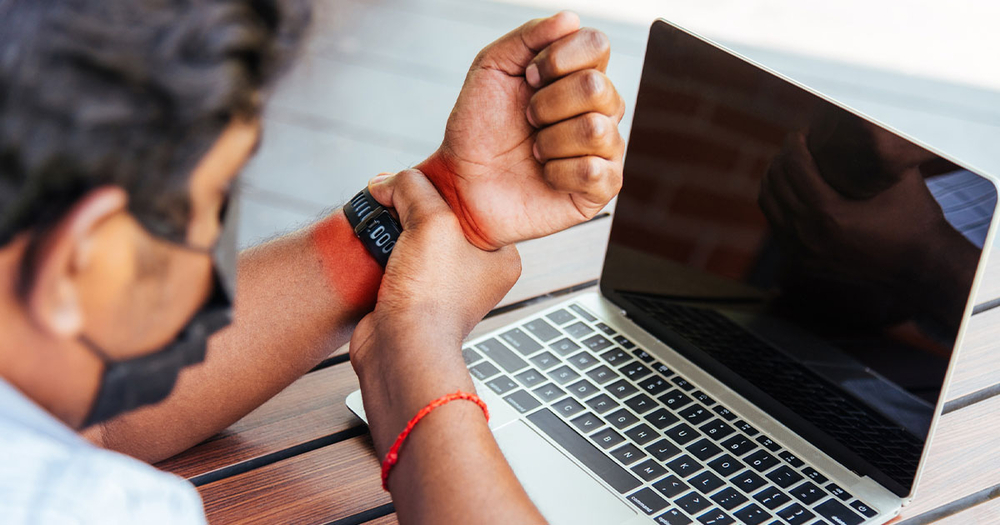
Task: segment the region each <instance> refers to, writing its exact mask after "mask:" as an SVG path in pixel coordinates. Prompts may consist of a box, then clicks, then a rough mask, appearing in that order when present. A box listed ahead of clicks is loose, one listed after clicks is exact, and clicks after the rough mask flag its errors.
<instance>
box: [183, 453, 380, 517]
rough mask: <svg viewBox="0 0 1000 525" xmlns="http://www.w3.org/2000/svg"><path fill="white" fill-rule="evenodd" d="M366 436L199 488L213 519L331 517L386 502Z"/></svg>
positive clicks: (375, 461) (349, 514)
mask: <svg viewBox="0 0 1000 525" xmlns="http://www.w3.org/2000/svg"><path fill="white" fill-rule="evenodd" d="M378 472H379V466H378V461H377V460H376V459H375V455H374V453H373V452H372V446H371V441H370V440H369V439H368V437H367V436H366V437H363V438H354V439H349V440H346V441H342V442H340V443H337V444H334V445H331V446H328V447H323V448H320V449H317V450H314V451H312V452H309V453H306V454H302V455H300V456H296V457H294V458H291V459H287V460H285V461H279V462H278V463H274V464H271V465H268V466H266V467H262V468H259V469H256V470H252V471H250V472H246V473H244V474H241V475H239V476H234V477H231V478H227V479H224V480H221V481H217V482H215V483H211V484H209V485H206V486H204V487H201V488H200V489H199V492H201V495H202V499H203V500H204V502H205V512H206V514H207V515H208V521H209V523H211V524H212V525H228V524H258V523H259V524H268V525H272V524H276V523H294V524H296V525H310V524H317V525H318V524H323V523H329V522H330V521H334V520H337V519H341V518H345V517H348V516H353V515H355V514H357V513H359V512H362V511H365V510H368V509H370V508H373V507H377V506H379V505H384V504H386V503H389V501H390V499H389V495H388V493H386V492H383V491H382V487H381V481H380V479H379V475H378Z"/></svg>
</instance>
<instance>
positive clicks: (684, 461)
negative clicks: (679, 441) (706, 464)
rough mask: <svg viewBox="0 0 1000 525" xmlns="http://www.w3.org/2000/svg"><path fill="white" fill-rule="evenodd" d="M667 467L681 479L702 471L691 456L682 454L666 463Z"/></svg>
mask: <svg viewBox="0 0 1000 525" xmlns="http://www.w3.org/2000/svg"><path fill="white" fill-rule="evenodd" d="M667 467H668V468H669V469H670V470H672V471H673V472H674V474H677V475H678V476H680V477H682V478H686V477H688V476H690V475H691V474H694V473H695V472H698V471H699V470H701V469H702V466H701V465H700V464H699V463H698V462H697V461H695V460H694V458H692V457H691V456H689V455H687V454H683V455H681V456H680V457H678V458H677V459H675V460H673V461H671V462H670V463H667Z"/></svg>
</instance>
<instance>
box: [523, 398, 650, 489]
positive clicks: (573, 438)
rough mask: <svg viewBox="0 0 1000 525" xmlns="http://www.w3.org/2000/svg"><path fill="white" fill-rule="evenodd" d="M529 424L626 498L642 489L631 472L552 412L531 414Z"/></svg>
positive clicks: (544, 411) (542, 411)
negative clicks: (625, 494)
mask: <svg viewBox="0 0 1000 525" xmlns="http://www.w3.org/2000/svg"><path fill="white" fill-rule="evenodd" d="M528 420H529V421H531V422H532V423H534V424H535V425H536V426H537V427H538V428H540V429H541V430H542V432H544V433H545V435H547V436H549V437H550V438H552V440H553V441H555V442H556V443H558V444H559V446H561V447H562V448H564V449H566V451H568V452H569V453H570V455H572V456H573V457H574V458H576V459H577V460H578V461H580V463H583V464H584V466H586V467H587V468H589V469H590V470H591V471H593V472H594V473H595V474H597V476H598V477H600V478H601V479H603V480H604V481H605V482H606V483H607V484H608V485H611V487H612V488H614V489H615V490H617V491H618V492H619V493H621V494H624V493H626V492H628V491H630V490H632V489H634V488H636V487H638V486H639V485H641V483H640V482H639V480H638V479H636V477H635V476H633V475H632V474H630V473H629V471H627V470H625V469H623V468H622V467H619V466H618V464H617V463H615V462H614V460H612V459H611V458H609V457H608V456H605V455H604V453H602V452H601V451H600V450H598V449H597V447H595V446H594V445H592V444H591V443H590V442H589V441H587V439H586V438H585V437H583V436H581V435H580V434H577V433H576V431H575V430H573V428H572V427H570V426H569V425H567V424H566V423H564V422H563V421H562V420H561V419H559V418H558V417H556V415H555V414H553V413H552V411H550V410H549V409H547V408H546V409H542V410H539V411H537V412H535V413H534V414H531V415H530V416H528Z"/></svg>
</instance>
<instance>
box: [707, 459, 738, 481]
mask: <svg viewBox="0 0 1000 525" xmlns="http://www.w3.org/2000/svg"><path fill="white" fill-rule="evenodd" d="M708 466H709V467H710V468H711V469H712V470H714V471H716V472H718V473H719V475H720V476H725V477H727V478H728V477H729V476H731V475H733V474H735V473H737V472H739V471H740V470H743V463H740V460H738V459H736V458H734V457H733V456H731V455H729V454H723V455H721V456H719V457H717V458H715V459H713V460H712V461H710V462H709V463H708Z"/></svg>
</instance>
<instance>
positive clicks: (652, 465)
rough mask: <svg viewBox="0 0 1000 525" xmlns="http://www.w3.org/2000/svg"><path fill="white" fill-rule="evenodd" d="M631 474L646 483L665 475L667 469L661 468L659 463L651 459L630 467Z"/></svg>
mask: <svg viewBox="0 0 1000 525" xmlns="http://www.w3.org/2000/svg"><path fill="white" fill-rule="evenodd" d="M632 472H634V473H635V474H636V475H637V476H639V477H640V478H642V479H644V480H646V481H653V480H654V479H657V478H659V477H661V476H663V475H664V474H666V473H667V469H665V468H663V466H662V465H660V464H659V463H657V462H655V461H653V460H651V459H647V460H646V461H643V462H642V463H639V464H638V465H636V466H634V467H632Z"/></svg>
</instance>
